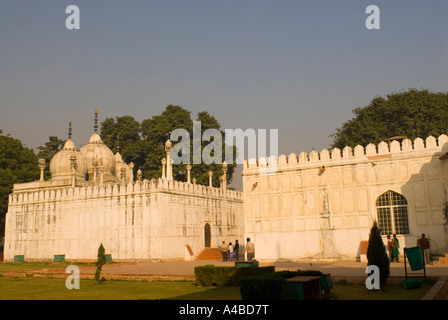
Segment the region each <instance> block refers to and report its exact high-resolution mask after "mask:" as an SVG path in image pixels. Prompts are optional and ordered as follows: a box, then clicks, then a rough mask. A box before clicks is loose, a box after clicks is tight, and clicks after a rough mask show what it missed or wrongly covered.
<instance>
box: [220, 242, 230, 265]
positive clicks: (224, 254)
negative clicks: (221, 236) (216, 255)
mask: <svg viewBox="0 0 448 320" xmlns="http://www.w3.org/2000/svg"><path fill="white" fill-rule="evenodd" d="M227 250H229V247H228V246H227V245H226V242H225V241H223V242H222V244H221V254H222V261H227Z"/></svg>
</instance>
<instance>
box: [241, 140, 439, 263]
mask: <svg viewBox="0 0 448 320" xmlns="http://www.w3.org/2000/svg"><path fill="white" fill-rule="evenodd" d="M447 142H448V137H447V136H445V135H442V136H440V137H439V138H438V140H436V139H435V138H434V137H428V138H427V139H426V141H423V140H422V139H416V140H415V141H414V142H413V143H412V142H411V141H409V140H407V139H406V140H404V141H403V142H402V144H400V143H399V142H397V141H393V142H392V143H391V144H390V145H388V144H387V143H385V142H382V143H380V144H379V145H378V146H375V145H373V144H371V145H368V146H367V147H366V148H363V147H362V146H357V147H356V148H354V149H351V148H349V147H346V148H344V150H342V151H341V150H339V149H333V150H332V151H331V152H329V151H328V150H323V151H321V152H320V153H318V152H316V151H314V150H313V151H312V152H311V153H310V154H306V153H301V154H299V156H297V155H296V154H291V155H289V156H288V157H287V156H285V155H281V156H279V157H278V159H276V158H274V157H272V158H270V159H264V158H261V159H259V160H258V161H256V160H255V159H250V160H248V161H246V162H245V165H244V168H243V187H244V216H245V231H246V236H248V237H250V238H251V239H252V240H253V241H254V242H256V243H258V246H257V252H256V257H257V258H259V259H272V260H275V259H324V260H331V259H338V260H339V259H349V260H353V259H357V258H359V248H360V243H361V241H366V240H368V237H369V232H370V228H371V226H372V224H373V221H374V220H375V219H377V209H376V201H377V198H378V197H379V196H380V195H381V194H383V193H384V192H387V191H388V190H392V191H395V192H397V193H399V194H401V195H403V196H404V197H405V198H406V200H407V202H408V222H409V228H410V232H409V234H408V235H403V236H399V239H400V240H401V241H400V242H401V250H402V248H403V247H405V246H408V247H412V246H415V245H416V241H417V239H418V238H419V237H420V235H421V234H422V233H425V234H426V235H427V236H429V237H430V240H431V243H432V250H433V251H434V252H435V253H439V252H440V253H443V252H446V251H447V242H448V241H447V232H448V229H447V218H446V216H445V212H444V209H445V205H446V202H447V200H446V192H445V190H448V189H447V188H446V186H447V183H448V160H440V159H439V157H440V156H441V155H443V154H445V153H446V152H447V151H448V143H447Z"/></svg>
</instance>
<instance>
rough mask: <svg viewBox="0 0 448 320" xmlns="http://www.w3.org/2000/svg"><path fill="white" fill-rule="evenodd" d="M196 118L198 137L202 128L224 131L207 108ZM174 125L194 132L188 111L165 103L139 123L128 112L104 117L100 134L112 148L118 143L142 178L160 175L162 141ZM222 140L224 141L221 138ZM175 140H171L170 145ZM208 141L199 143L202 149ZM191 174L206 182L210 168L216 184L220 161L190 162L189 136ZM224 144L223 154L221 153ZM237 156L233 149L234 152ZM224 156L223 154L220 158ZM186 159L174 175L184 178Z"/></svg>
mask: <svg viewBox="0 0 448 320" xmlns="http://www.w3.org/2000/svg"><path fill="white" fill-rule="evenodd" d="M196 121H200V122H201V132H200V134H201V137H202V134H203V133H204V131H205V130H207V129H216V130H218V131H219V132H220V134H221V135H222V138H223V140H224V132H223V131H222V130H221V126H220V124H219V122H218V121H217V120H216V118H215V117H214V116H212V115H210V114H209V113H208V112H206V111H203V112H200V113H199V114H198V116H197V118H196ZM176 129H185V130H186V131H187V132H188V133H189V134H190V138H192V136H193V120H192V117H191V112H190V111H188V110H186V109H184V108H182V107H180V106H175V105H168V106H167V107H166V108H165V110H164V111H163V112H162V113H161V114H160V115H155V116H153V117H151V118H149V119H145V120H143V121H142V122H141V123H139V122H138V121H137V120H135V119H134V118H133V117H131V116H123V117H116V118H115V119H114V118H107V119H105V120H104V121H103V122H102V123H101V138H102V139H103V141H104V143H105V144H106V145H107V146H108V147H109V148H111V149H112V150H113V151H114V152H116V151H117V147H118V146H119V148H120V153H121V155H122V157H123V160H124V161H125V162H127V163H129V162H131V161H132V162H133V163H134V164H135V167H134V170H138V169H141V170H142V172H143V177H144V178H145V179H152V178H160V177H161V172H162V162H161V160H162V159H163V158H164V157H165V155H166V153H165V142H166V141H167V140H168V139H169V138H170V135H171V132H173V131H174V130H176ZM223 142H224V141H223ZM176 143H177V142H176V141H173V145H175V144H176ZM206 145H207V142H202V143H201V150H202V149H203V148H204V147H205V146H206ZM190 147H191V148H190V164H191V166H192V169H191V177H192V179H193V178H195V179H196V180H197V183H198V184H205V185H208V181H209V178H208V172H209V171H212V172H213V173H214V174H213V185H214V186H219V177H220V176H222V165H221V164H210V165H207V164H205V163H201V164H197V165H195V164H193V141H192V139H190ZM224 147H225V146H224V145H222V148H223V149H222V150H223V152H222V154H223V155H224ZM234 154H235V157H236V152H234ZM223 159H224V158H223ZM186 166H187V164H186V163H181V164H178V165H175V166H174V167H173V178H174V179H176V180H178V181H186V180H187V170H186ZM234 170H235V165H234V164H232V163H230V164H229V165H228V171H227V181H228V182H230V181H231V180H232V176H233V173H234Z"/></svg>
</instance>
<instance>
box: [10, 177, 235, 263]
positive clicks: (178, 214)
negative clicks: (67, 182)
mask: <svg viewBox="0 0 448 320" xmlns="http://www.w3.org/2000/svg"><path fill="white" fill-rule="evenodd" d="M227 215H233V216H235V217H236V219H234V222H233V223H232V224H228V223H227V220H226V219H222V216H227ZM216 219H219V222H218V221H216ZM206 222H209V223H210V224H211V225H213V226H214V227H213V228H212V239H213V244H214V245H216V246H217V244H218V239H221V238H220V237H221V236H222V230H225V231H224V233H228V235H232V236H239V237H241V235H242V234H243V213H242V195H241V193H240V192H238V191H232V190H228V191H224V190H221V189H218V188H209V187H204V186H200V185H193V184H190V183H183V182H176V181H170V182H168V181H163V180H161V179H159V180H157V181H154V180H151V181H144V182H143V183H142V184H141V185H140V183H139V182H136V183H130V184H128V185H119V184H115V185H104V186H91V185H88V186H86V185H81V186H77V187H75V188H64V187H59V186H58V187H57V188H54V187H53V186H52V183H51V182H49V181H47V182H41V183H38V182H34V183H30V184H20V185H16V186H15V187H14V191H13V193H12V194H11V195H10V197H9V209H8V213H7V215H6V234H5V250H4V251H5V260H6V261H11V260H13V259H14V256H15V255H23V256H24V258H25V260H26V261H33V260H49V261H51V260H53V257H54V255H59V254H64V255H65V259H66V260H77V261H80V260H95V259H96V256H97V250H98V247H99V245H100V243H102V244H103V246H104V247H105V250H106V254H111V255H112V258H113V259H114V260H116V261H121V260H123V261H125V260H133V261H136V260H137V261H138V260H141V261H150V260H169V259H175V260H178V259H183V258H184V246H185V245H190V246H191V247H192V249H193V252H194V254H195V255H198V254H199V253H200V251H202V249H204V232H203V230H204V229H203V228H204V225H205V223H206ZM220 223H223V225H219V224H220Z"/></svg>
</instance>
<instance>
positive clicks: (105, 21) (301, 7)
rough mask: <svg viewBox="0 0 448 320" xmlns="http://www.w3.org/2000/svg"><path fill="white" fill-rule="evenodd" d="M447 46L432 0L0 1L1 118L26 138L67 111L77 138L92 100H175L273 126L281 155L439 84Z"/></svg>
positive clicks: (319, 142) (61, 128)
mask: <svg viewBox="0 0 448 320" xmlns="http://www.w3.org/2000/svg"><path fill="white" fill-rule="evenodd" d="M371 4H374V5H377V6H378V7H379V9H380V29H379V30H368V29H367V28H366V26H365V21H366V19H367V17H368V16H369V14H366V13H365V10H366V7H367V6H368V5H371ZM68 5H77V6H78V7H79V9H80V29H79V30H68V29H67V28H66V26H65V20H66V18H67V17H68V16H69V14H66V13H65V9H66V7H67V6H68ZM447 58H448V1H444V0H440V1H376V0H373V1H360V0H351V1H334V0H333V1H311V0H309V1H298V0H295V1H282V0H276V1H265V0H257V1H252V0H251V1H249V0H238V1H232V0H220V1H215V0H207V1H196V0H176V1H169V0H163V1H162V0H157V1H155V0H148V1H132V0H127V1H124V0H121V1H111V0H107V1H95V0H90V1H75V0H72V1H36V0H34V1H20V0H18V1H12V0H10V1H4V0H0V129H1V130H3V134H7V133H9V134H11V135H12V136H13V137H14V138H17V139H20V140H22V142H23V143H24V144H25V145H26V146H28V147H32V148H36V147H38V146H39V145H43V144H44V143H45V142H46V141H47V140H48V137H49V136H51V135H55V136H58V137H60V138H64V139H66V138H67V125H68V120H69V118H72V121H73V140H74V142H75V143H76V145H77V146H78V147H80V146H82V145H83V144H84V143H85V142H86V141H87V140H88V138H89V136H90V135H91V133H92V131H93V115H94V110H95V107H96V106H98V108H99V112H100V115H99V117H100V121H102V120H104V118H106V117H115V116H121V115H132V116H134V117H135V118H136V119H137V120H139V121H141V120H143V119H148V118H150V117H152V116H154V115H158V114H160V113H161V112H162V111H163V110H164V109H165V107H166V106H167V105H168V104H176V105H180V106H182V107H184V108H186V109H188V110H190V111H191V112H192V117H193V118H195V117H196V115H197V113H198V112H200V111H203V110H206V111H208V112H209V113H211V114H213V115H214V116H215V117H216V118H217V119H218V121H219V122H220V123H221V126H222V127H223V128H228V129H237V128H241V129H248V128H254V129H278V130H279V152H280V153H285V154H289V153H292V152H295V153H297V154H299V153H300V152H302V151H306V152H309V151H311V150H312V148H315V149H316V150H318V151H320V150H321V149H323V148H328V147H329V145H330V144H331V142H332V138H331V137H329V135H330V134H332V133H334V132H335V130H336V128H338V127H340V126H341V124H342V123H343V122H345V121H347V120H349V119H350V118H352V115H353V114H352V110H353V109H354V108H355V107H363V106H365V105H367V104H368V103H369V102H370V100H371V99H372V98H374V97H376V96H378V95H386V94H388V93H391V92H399V91H403V90H407V89H408V88H416V89H429V90H430V91H447V90H448V59H447ZM235 180H236V182H235V185H236V186H239V185H238V181H239V180H240V179H238V177H236V179H235Z"/></svg>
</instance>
